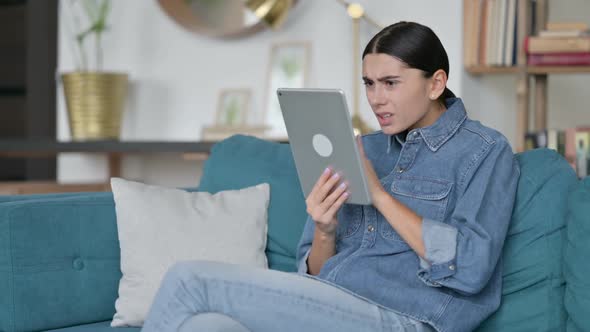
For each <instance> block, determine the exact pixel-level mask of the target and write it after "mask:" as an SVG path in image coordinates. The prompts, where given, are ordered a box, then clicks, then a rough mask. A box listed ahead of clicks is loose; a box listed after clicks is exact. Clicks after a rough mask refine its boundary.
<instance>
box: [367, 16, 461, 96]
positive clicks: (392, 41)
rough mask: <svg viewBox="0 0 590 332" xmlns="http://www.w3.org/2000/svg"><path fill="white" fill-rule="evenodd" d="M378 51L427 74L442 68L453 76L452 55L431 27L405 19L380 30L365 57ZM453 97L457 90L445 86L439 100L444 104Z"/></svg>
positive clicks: (427, 75)
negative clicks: (450, 70) (454, 91)
mask: <svg viewBox="0 0 590 332" xmlns="http://www.w3.org/2000/svg"><path fill="white" fill-rule="evenodd" d="M374 53H384V54H388V55H390V56H392V57H394V58H397V59H399V60H401V61H402V62H404V63H405V64H406V65H408V67H410V68H415V69H420V70H422V71H423V72H424V77H426V78H430V77H432V75H434V73H435V72H436V71H437V70H439V69H442V70H444V72H445V73H446V74H447V77H448V76H449V58H448V56H447V52H446V51H445V48H444V47H443V45H442V43H441V42H440V39H438V37H437V36H436V34H435V33H434V31H432V30H431V29H430V28H429V27H427V26H424V25H421V24H418V23H415V22H404V21H401V22H398V23H395V24H392V25H390V26H388V27H386V28H384V29H383V30H381V31H379V33H377V34H376V35H375V36H374V37H373V38H372V39H371V41H369V43H368V44H367V47H365V50H364V51H363V59H364V58H365V55H367V54H374ZM452 97H455V94H454V93H453V92H452V91H451V90H449V89H448V88H447V87H445V91H444V92H443V94H442V95H441V96H440V97H439V98H438V100H439V101H440V102H442V103H443V104H444V102H445V99H447V98H452Z"/></svg>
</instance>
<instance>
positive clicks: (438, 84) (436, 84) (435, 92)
mask: <svg viewBox="0 0 590 332" xmlns="http://www.w3.org/2000/svg"><path fill="white" fill-rule="evenodd" d="M430 79H431V86H430V96H429V97H430V100H437V99H438V97H440V95H442V94H443V92H444V91H445V87H446V86H447V73H445V71H444V70H442V69H439V70H437V71H435V72H434V74H433V75H432V77H431V78H430Z"/></svg>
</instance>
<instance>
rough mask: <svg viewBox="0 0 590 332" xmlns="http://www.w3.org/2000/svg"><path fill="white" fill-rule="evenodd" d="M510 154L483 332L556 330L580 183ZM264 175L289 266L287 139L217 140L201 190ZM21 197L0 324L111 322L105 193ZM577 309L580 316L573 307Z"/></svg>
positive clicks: (112, 266)
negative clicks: (564, 252) (573, 194)
mask: <svg viewBox="0 0 590 332" xmlns="http://www.w3.org/2000/svg"><path fill="white" fill-rule="evenodd" d="M517 158H518V161H519V163H520V165H521V170H522V175H521V178H520V181H519V187H518V193H517V202H516V206H515V209H514V211H513V218H512V224H511V227H510V229H509V235H508V239H507V241H506V245H505V249H504V254H503V260H504V262H503V263H504V276H503V283H504V291H503V297H502V306H501V307H500V309H499V310H498V312H496V313H495V314H494V315H493V316H492V317H490V318H489V319H488V320H487V321H486V322H485V323H484V324H483V325H482V327H481V328H480V331H510V330H513V331H524V330H530V331H551V330H563V329H562V328H561V327H562V325H563V324H564V321H565V312H564V307H563V301H562V299H563V294H564V279H563V277H562V272H561V261H562V259H561V256H560V253H561V248H562V245H563V242H564V234H565V232H564V230H565V229H564V227H565V214H566V210H565V209H566V205H567V204H566V198H567V194H568V192H569V191H571V189H572V187H573V186H576V185H577V183H578V181H577V179H576V178H575V175H574V174H573V171H572V170H571V167H570V166H569V165H568V164H567V162H565V160H563V158H561V157H560V156H559V155H557V154H556V153H555V152H552V151H550V150H546V149H541V150H533V151H528V152H525V153H522V154H519V155H517ZM261 182H268V183H270V185H271V200H270V205H269V228H268V237H269V241H268V242H267V243H268V245H267V256H268V258H269V264H270V267H271V268H273V269H277V270H283V271H293V270H295V249H296V245H297V242H298V240H299V236H300V234H301V231H302V229H303V225H304V223H305V219H306V213H305V202H304V198H303V195H302V193H301V188H300V185H299V182H298V178H297V173H296V169H295V166H294V163H293V159H292V156H291V151H290V149H289V146H288V145H285V144H278V143H273V142H268V141H263V140H259V139H255V138H253V137H246V136H235V137H232V138H230V139H228V140H225V141H223V142H221V143H219V144H217V145H216V146H215V147H214V149H213V152H212V155H211V156H210V158H209V159H208V161H207V163H206V165H205V169H204V173H203V176H202V180H201V184H200V190H204V191H209V192H217V191H220V190H226V189H237V188H243V187H247V186H251V185H254V184H258V183H261ZM587 186H588V185H587ZM584 197H586V196H584ZM20 198H21V200H18V201H14V202H6V201H8V200H14V199H6V200H4V201H5V202H4V203H1V202H0V295H1V296H0V332H15V331H35V330H47V329H51V328H58V327H63V326H72V325H77V324H83V323H90V322H96V321H101V320H110V319H111V318H112V316H113V314H114V312H115V308H114V303H115V299H116V298H117V289H118V285H119V279H120V277H121V272H120V269H119V243H118V236H117V228H116V215H115V209H114V202H113V198H112V195H111V194H110V193H96V194H80V195H66V196H55V195H42V196H35V197H32V198H29V199H28V200H22V197H20ZM25 198H26V197H25ZM582 199H584V198H583V197H582ZM0 201H1V200H0ZM586 207H587V205H586ZM585 220H587V219H585ZM587 225H588V223H586V227H587ZM587 238H588V237H586V238H585V239H587ZM585 239H584V240H585ZM585 248H586V249H584V250H585V251H582V252H577V254H578V256H576V257H588V256H589V255H590V251H589V250H590V248H588V247H587V246H586V247H585ZM575 249H578V248H577V247H576V248H575ZM580 259H581V258H580ZM566 260H567V259H566ZM583 266H584V267H587V266H588V265H587V264H586V265H583ZM589 272H590V271H589ZM576 273H577V274H576ZM586 275H587V274H586ZM572 276H573V277H572V278H574V279H572V280H576V279H575V278H579V279H578V281H579V285H581V286H579V287H582V286H583V287H586V289H588V288H587V286H588V284H587V283H584V282H583V280H582V279H581V276H584V275H580V274H579V272H577V271H573V272H572ZM577 287H578V286H577ZM573 289H574V288H572V292H573ZM570 297H571V300H570V306H571V307H572V308H577V304H579V303H582V304H584V303H585V302H583V301H582V300H581V299H580V298H577V297H575V294H571V295H570ZM586 299H587V298H586ZM566 303H567V295H566ZM568 310H569V309H568ZM572 317H573V316H572ZM576 317H577V319H581V316H580V314H578V316H576ZM574 323H575V324H580V323H577V321H573V322H572V325H573V324H574ZM571 331H576V330H571Z"/></svg>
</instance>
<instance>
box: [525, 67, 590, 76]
mask: <svg viewBox="0 0 590 332" xmlns="http://www.w3.org/2000/svg"><path fill="white" fill-rule="evenodd" d="M527 72H528V73H529V74H578V73H579V74H582V73H590V66H529V67H527Z"/></svg>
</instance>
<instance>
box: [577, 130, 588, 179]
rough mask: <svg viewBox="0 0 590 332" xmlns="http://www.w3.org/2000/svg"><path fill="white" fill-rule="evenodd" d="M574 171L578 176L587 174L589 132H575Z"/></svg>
mask: <svg viewBox="0 0 590 332" xmlns="http://www.w3.org/2000/svg"><path fill="white" fill-rule="evenodd" d="M575 138H576V173H577V174H578V176H579V177H580V178H584V177H586V176H588V156H589V155H590V132H587V131H586V132H576V136H575Z"/></svg>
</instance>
